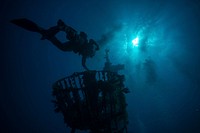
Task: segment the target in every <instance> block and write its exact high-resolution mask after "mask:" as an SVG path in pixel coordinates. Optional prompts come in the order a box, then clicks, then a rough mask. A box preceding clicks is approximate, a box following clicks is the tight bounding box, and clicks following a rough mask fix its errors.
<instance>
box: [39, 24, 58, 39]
mask: <svg viewBox="0 0 200 133" xmlns="http://www.w3.org/2000/svg"><path fill="white" fill-rule="evenodd" d="M59 31H60V29H59V27H58V26H53V27H50V28H49V29H48V30H45V29H41V30H40V33H41V34H42V38H41V40H44V39H49V38H51V37H53V36H55V35H56V34H57V33H58V32H59Z"/></svg>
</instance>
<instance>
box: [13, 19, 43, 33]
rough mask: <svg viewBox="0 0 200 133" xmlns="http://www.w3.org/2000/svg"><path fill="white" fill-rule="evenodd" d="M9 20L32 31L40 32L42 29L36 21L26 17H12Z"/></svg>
mask: <svg viewBox="0 0 200 133" xmlns="http://www.w3.org/2000/svg"><path fill="white" fill-rule="evenodd" d="M10 22H11V23H13V24H15V25H17V26H19V27H22V28H24V29H26V30H28V31H32V32H39V33H41V31H42V30H43V28H41V27H39V26H38V25H37V24H36V23H34V22H33V21H31V20H28V19H26V18H20V19H13V20H11V21H10Z"/></svg>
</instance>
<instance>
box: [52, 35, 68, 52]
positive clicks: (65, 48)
mask: <svg viewBox="0 0 200 133" xmlns="http://www.w3.org/2000/svg"><path fill="white" fill-rule="evenodd" d="M48 40H49V41H50V42H51V43H53V44H54V45H55V46H56V47H57V48H58V49H60V50H62V51H72V47H71V46H72V45H71V43H70V42H66V43H62V42H60V41H59V40H58V39H57V38H56V37H55V36H53V37H51V38H48Z"/></svg>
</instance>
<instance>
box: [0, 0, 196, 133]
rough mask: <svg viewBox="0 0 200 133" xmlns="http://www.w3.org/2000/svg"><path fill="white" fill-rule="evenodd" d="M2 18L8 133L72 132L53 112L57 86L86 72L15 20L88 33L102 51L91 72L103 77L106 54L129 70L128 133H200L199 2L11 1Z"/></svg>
mask: <svg viewBox="0 0 200 133" xmlns="http://www.w3.org/2000/svg"><path fill="white" fill-rule="evenodd" d="M0 16H1V17H0V31H1V37H0V41H1V49H0V50H1V52H0V57H1V65H0V70H1V72H0V74H1V80H0V105H1V106H0V122H1V124H0V132H1V133H67V132H70V130H69V128H68V127H66V125H65V124H64V121H63V116H62V115H61V114H58V113H55V112H54V105H53V103H52V102H51V100H52V99H53V96H52V84H53V83H54V82H55V81H56V80H58V79H60V78H63V77H65V76H69V75H71V74H73V73H74V72H81V71H84V69H83V67H82V66H81V57H80V56H79V55H77V54H74V53H68V52H62V51H60V50H59V49H57V48H56V47H55V46H53V45H52V44H51V43H50V42H49V41H47V40H40V37H41V36H40V35H39V34H37V33H32V32H29V31H26V30H24V29H22V28H20V27H17V26H16V25H13V24H11V23H10V20H12V19H16V18H28V19H30V20H33V21H34V22H36V23H37V24H38V25H40V26H42V27H45V28H49V27H51V26H54V25H56V22H57V20H58V19H62V20H63V21H64V22H65V23H66V24H68V25H70V26H72V27H73V28H75V29H76V30H77V31H85V32H86V33H87V34H88V37H89V38H93V39H95V40H97V41H98V42H100V47H101V49H100V51H98V52H97V54H96V55H95V57H94V58H92V59H89V60H88V61H87V66H88V67H89V68H90V69H91V70H102V68H103V65H104V62H105V59H104V54H105V52H104V50H105V49H106V48H109V49H110V59H111V61H112V63H113V64H118V63H123V64H125V70H123V71H121V72H120V73H122V74H125V76H126V86H127V87H128V88H129V89H130V91H131V93H129V94H127V103H128V107H127V110H128V114H129V126H128V131H129V133H200V126H199V125H200V50H199V49H200V26H199V24H200V2H199V0H112V1H109V0H54V1H48V0H4V1H1V2H0ZM59 37H60V39H61V40H64V39H65V38H64V34H59ZM137 37H138V41H139V42H138V46H134V45H132V42H131V41H132V40H133V39H134V38H137ZM78 132H79V133H81V131H78Z"/></svg>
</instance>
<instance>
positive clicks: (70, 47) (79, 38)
mask: <svg viewBox="0 0 200 133" xmlns="http://www.w3.org/2000/svg"><path fill="white" fill-rule="evenodd" d="M11 23H13V24H16V25H18V26H20V27H22V28H24V29H26V30H29V31H32V32H37V33H40V34H41V35H42V38H41V40H45V39H47V40H49V41H50V42H51V43H52V44H54V45H55V46H56V47H57V48H58V49H60V50H62V51H67V52H71V51H72V52H74V53H78V54H79V55H81V56H82V66H83V67H84V68H85V69H86V70H89V69H88V68H87V66H86V59H87V58H92V57H93V56H94V55H95V52H96V51H97V50H99V46H98V44H97V43H96V42H95V41H94V40H93V39H90V40H89V41H88V39H87V34H86V33H85V32H80V33H78V32H77V31H76V30H74V29H73V28H72V27H70V26H67V25H66V24H65V23H64V22H63V21H62V20H61V19H59V20H58V21H57V25H56V26H53V27H50V28H49V29H47V30H45V29H44V28H42V27H40V26H38V25H37V24H36V23H34V22H32V21H31V20H28V19H26V18H21V19H14V20H11ZM60 31H63V32H65V33H66V38H67V41H66V42H64V43H62V42H61V41H60V40H58V39H57V37H56V34H57V33H58V32H60Z"/></svg>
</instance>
